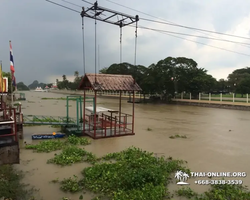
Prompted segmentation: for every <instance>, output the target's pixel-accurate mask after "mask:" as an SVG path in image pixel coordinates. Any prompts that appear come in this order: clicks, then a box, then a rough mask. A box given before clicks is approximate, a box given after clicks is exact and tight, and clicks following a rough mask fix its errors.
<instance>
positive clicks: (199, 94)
mask: <svg viewBox="0 0 250 200" xmlns="http://www.w3.org/2000/svg"><path fill="white" fill-rule="evenodd" d="M200 100H201V93H199V101H200Z"/></svg>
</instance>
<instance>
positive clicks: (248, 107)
mask: <svg viewBox="0 0 250 200" xmlns="http://www.w3.org/2000/svg"><path fill="white" fill-rule="evenodd" d="M172 104H178V105H190V106H200V107H209V108H223V109H233V110H245V111H250V103H243V102H221V101H206V100H188V99H173V100H172Z"/></svg>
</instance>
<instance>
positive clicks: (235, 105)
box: [50, 90, 250, 111]
mask: <svg viewBox="0 0 250 200" xmlns="http://www.w3.org/2000/svg"><path fill="white" fill-rule="evenodd" d="M50 92H51V93H57V94H65V95H83V92H82V91H71V90H52V91H50ZM87 95H88V96H94V95H93V93H87ZM98 98H107V99H117V98H119V95H108V94H98ZM122 99H123V100H129V96H128V95H122ZM139 101H140V103H158V104H166V102H163V101H161V100H155V101H154V100H150V99H145V100H144V99H143V97H138V96H136V97H135V102H139ZM171 104H178V105H190V106H199V107H209V108H222V109H233V110H246V111H250V103H245V102H229V101H208V100H190V99H172V102H171Z"/></svg>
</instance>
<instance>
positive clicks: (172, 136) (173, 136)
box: [169, 135, 187, 139]
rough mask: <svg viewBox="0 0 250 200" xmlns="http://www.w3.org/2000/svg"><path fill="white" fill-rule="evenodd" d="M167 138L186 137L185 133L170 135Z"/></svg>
mask: <svg viewBox="0 0 250 200" xmlns="http://www.w3.org/2000/svg"><path fill="white" fill-rule="evenodd" d="M169 138H171V139H175V138H187V136H186V135H171V136H170V137H169Z"/></svg>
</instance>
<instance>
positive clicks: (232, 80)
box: [228, 67, 250, 96]
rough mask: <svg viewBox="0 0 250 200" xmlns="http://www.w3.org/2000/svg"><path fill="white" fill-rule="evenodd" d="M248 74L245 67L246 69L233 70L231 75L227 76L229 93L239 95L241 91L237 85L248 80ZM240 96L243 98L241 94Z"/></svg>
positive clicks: (249, 70) (247, 68)
mask: <svg viewBox="0 0 250 200" xmlns="http://www.w3.org/2000/svg"><path fill="white" fill-rule="evenodd" d="M249 74H250V68H249V67H246V68H241V69H237V70H234V71H233V72H232V73H231V74H229V75H228V85H229V87H230V91H231V92H234V93H235V96H236V93H241V92H240V91H241V89H239V83H240V82H241V81H242V80H244V79H246V78H248V76H249ZM241 95H242V96H243V94H242V93H241Z"/></svg>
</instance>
